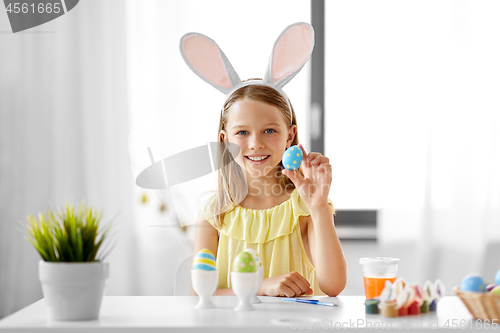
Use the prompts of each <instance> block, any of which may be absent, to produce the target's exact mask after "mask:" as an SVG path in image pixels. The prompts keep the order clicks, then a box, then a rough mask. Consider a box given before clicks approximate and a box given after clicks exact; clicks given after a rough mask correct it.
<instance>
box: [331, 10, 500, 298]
mask: <svg viewBox="0 0 500 333" xmlns="http://www.w3.org/2000/svg"><path fill="white" fill-rule="evenodd" d="M360 9H362V10H360ZM499 12H500V4H499V3H498V2H497V1H481V2H474V1H469V0H460V1H448V0H440V1H392V0H389V1H377V2H372V1H364V0H361V1H342V2H327V10H326V13H327V14H326V15H327V20H326V21H327V31H326V35H327V36H328V37H327V41H326V43H327V44H326V49H327V68H326V71H327V75H326V77H327V89H328V91H327V127H330V128H334V129H335V130H334V131H331V132H329V133H328V134H329V136H328V135H327V153H328V154H329V155H332V156H335V157H334V161H333V163H334V170H335V174H334V186H333V200H334V202H336V203H337V208H339V209H340V208H344V207H345V208H372V209H377V210H379V212H380V215H379V216H380V218H379V225H378V238H379V243H378V247H377V248H376V249H375V250H373V251H370V252H367V253H365V254H364V256H377V255H385V256H395V257H400V258H401V259H402V260H401V264H400V266H399V267H400V273H401V276H402V277H403V278H405V279H406V280H407V281H409V282H411V283H418V284H423V283H424V282H425V280H435V279H436V278H440V279H442V280H443V282H444V283H445V285H446V286H447V287H448V294H453V292H452V290H451V289H452V287H453V286H455V285H458V284H459V283H460V280H461V279H462V278H463V277H464V276H465V275H466V274H469V273H479V274H481V275H482V276H483V278H484V279H485V280H486V281H488V282H492V281H493V280H494V274H495V272H496V270H498V269H499V268H500V207H499V204H500V177H499V173H498V170H500V139H499V131H500V121H499V116H498V114H499V109H500V101H499V99H498V92H499V91H500V83H499V82H500V81H499V80H498V78H499V77H500V63H499V61H498V59H499V58H500V46H499V44H498V43H495V42H493V41H495V40H498V38H499V37H500V34H499V31H500V22H499V21H498V19H497V15H498V13H499ZM352 265H355V266H356V269H358V270H357V271H356V274H358V275H359V276H357V279H360V281H361V276H362V275H361V274H362V273H361V269H360V268H358V267H357V266H359V265H357V264H356V263H355V262H353V264H352Z"/></svg>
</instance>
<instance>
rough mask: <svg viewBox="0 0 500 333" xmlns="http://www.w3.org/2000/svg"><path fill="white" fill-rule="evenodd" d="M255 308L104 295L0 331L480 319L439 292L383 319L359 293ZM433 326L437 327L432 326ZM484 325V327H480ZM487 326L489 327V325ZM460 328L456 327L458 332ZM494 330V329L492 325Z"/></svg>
mask: <svg viewBox="0 0 500 333" xmlns="http://www.w3.org/2000/svg"><path fill="white" fill-rule="evenodd" d="M259 298H260V299H261V300H262V303H261V304H255V305H254V307H255V311H249V312H236V311H234V310H233V308H234V307H235V305H236V303H237V299H236V297H235V296H215V297H213V301H214V304H215V305H216V306H217V308H215V309H205V310H198V309H195V308H194V306H195V304H196V303H197V301H198V297H197V296H106V297H104V299H103V303H102V306H101V312H100V317H99V320H95V321H80V322H50V321H47V319H46V314H45V305H44V300H43V299H42V300H40V301H38V302H36V303H33V304H32V305H30V306H28V307H26V308H24V309H22V310H20V311H18V312H17V313H14V314H12V315H10V316H8V317H5V318H4V319H3V320H1V321H0V333H6V332H16V333H19V332H53V331H56V332H93V333H94V332H95V333H97V332H124V331H125V332H166V331H169V332H173V331H175V332H178V331H179V332H181V331H182V332H195V331H199V332H201V331H202V332H223V331H225V332H238V333H239V332H267V331H272V332H281V331H291V330H292V329H294V330H298V329H301V328H302V329H306V328H308V327H310V328H313V327H314V328H316V329H318V328H335V327H336V328H339V327H341V326H343V327H347V328H362V327H365V328H370V327H371V328H384V327H385V328H390V327H392V328H398V327H399V328H404V327H406V328H416V327H430V328H433V329H432V331H433V332H439V331H449V329H448V328H447V327H446V326H448V327H449V328H451V327H453V326H455V325H457V326H458V327H460V326H461V327H465V328H467V329H470V328H471V327H472V328H473V329H475V328H476V325H478V324H481V325H483V323H482V322H480V321H477V322H476V321H475V320H473V319H472V316H471V315H470V314H469V312H468V311H467V309H466V308H465V306H464V305H463V303H462V302H461V301H460V299H458V297H454V296H450V297H444V298H443V299H442V300H441V301H440V302H439V303H438V310H437V312H434V313H430V314H421V315H418V316H405V317H399V318H387V317H383V316H382V315H367V314H365V307H364V299H365V298H364V297H363V296H340V297H337V298H334V297H332V298H322V300H324V301H325V302H331V303H335V304H337V305H338V306H336V307H326V306H320V305H311V304H303V303H295V302H287V301H284V300H283V299H280V298H276V297H259ZM434 328H437V329H434ZM483 328H484V327H483ZM489 329H490V330H492V327H491V326H490V328H489ZM463 331H464V330H460V332H463ZM497 331H498V330H497Z"/></svg>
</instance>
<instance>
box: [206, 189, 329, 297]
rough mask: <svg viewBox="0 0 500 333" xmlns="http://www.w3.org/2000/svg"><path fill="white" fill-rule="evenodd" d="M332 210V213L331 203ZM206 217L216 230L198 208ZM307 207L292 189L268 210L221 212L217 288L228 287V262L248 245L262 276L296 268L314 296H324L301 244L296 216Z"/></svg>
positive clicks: (207, 217) (230, 262)
mask: <svg viewBox="0 0 500 333" xmlns="http://www.w3.org/2000/svg"><path fill="white" fill-rule="evenodd" d="M328 202H329V204H330V205H331V206H332V213H335V211H334V209H333V204H332V202H331V200H330V199H328ZM202 213H203V215H204V216H205V218H206V220H207V221H208V222H210V224H211V225H212V226H214V228H216V229H217V227H216V225H215V222H214V219H213V216H210V214H209V213H208V207H207V206H205V207H204V209H203V210H202ZM308 215H310V214H309V210H308V208H307V206H306V204H305V203H304V201H302V199H301V198H300V195H299V193H298V191H297V189H294V190H293V192H292V194H291V195H290V198H289V199H288V200H287V201H285V202H283V203H281V204H279V205H278V206H275V207H272V208H268V209H250V208H244V207H241V206H240V205H237V206H236V207H235V208H234V209H233V210H232V211H231V212H229V213H226V214H225V215H224V224H223V226H222V229H221V230H219V247H218V249H217V270H218V271H219V282H218V285H217V288H218V289H225V288H231V265H232V263H233V260H234V258H235V257H236V255H237V254H238V253H240V252H241V251H244V250H245V249H247V248H252V249H254V250H256V251H257V253H258V254H259V257H260V260H261V262H262V265H263V266H264V278H267V277H272V276H277V275H283V274H286V273H290V272H293V271H296V272H297V273H299V274H301V275H302V276H303V277H304V278H306V279H307V281H309V283H310V284H311V288H312V289H313V292H314V295H325V294H324V293H323V292H322V291H321V289H320V288H319V286H318V281H317V279H316V271H315V268H314V266H313V265H312V263H311V262H310V261H309V259H308V258H307V255H306V251H305V249H304V244H303V243H302V235H301V232H300V223H299V217H300V216H308Z"/></svg>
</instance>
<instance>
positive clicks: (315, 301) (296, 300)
mask: <svg viewBox="0 0 500 333" xmlns="http://www.w3.org/2000/svg"><path fill="white" fill-rule="evenodd" d="M283 299H284V300H285V301H290V302H297V303H306V304H316V305H324V306H337V304H333V303H325V302H320V301H318V300H315V299H300V298H283Z"/></svg>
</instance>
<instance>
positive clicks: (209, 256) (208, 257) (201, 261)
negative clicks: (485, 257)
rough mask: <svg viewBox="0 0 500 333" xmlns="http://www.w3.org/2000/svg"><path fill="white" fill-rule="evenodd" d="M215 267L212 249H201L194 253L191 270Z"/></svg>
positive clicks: (205, 269) (209, 269) (208, 269)
mask: <svg viewBox="0 0 500 333" xmlns="http://www.w3.org/2000/svg"><path fill="white" fill-rule="evenodd" d="M215 269H216V268H215V256H214V254H213V253H212V251H210V250H207V249H202V250H200V251H199V252H198V253H196V255H195V256H194V259H193V270H202V271H214V270H215Z"/></svg>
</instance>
